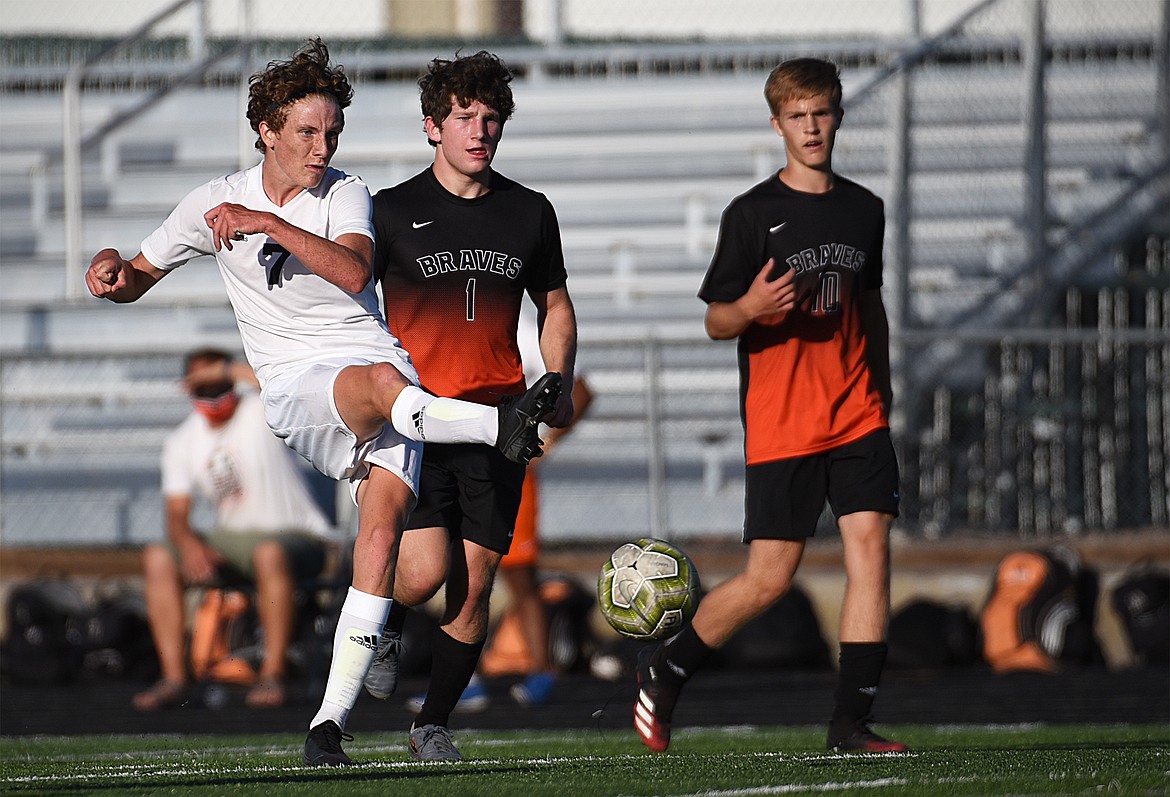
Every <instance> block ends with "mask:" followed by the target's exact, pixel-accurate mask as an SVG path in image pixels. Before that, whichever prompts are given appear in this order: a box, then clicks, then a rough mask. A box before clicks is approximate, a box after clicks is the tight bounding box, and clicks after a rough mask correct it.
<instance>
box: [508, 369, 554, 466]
mask: <svg viewBox="0 0 1170 797" xmlns="http://www.w3.org/2000/svg"><path fill="white" fill-rule="evenodd" d="M563 388H564V383H563V382H562V380H561V375H560V374H558V373H555V372H550V373H547V374H545V375H544V376H542V377H541V378H540V379H537V380H536V382H535V383H534V384H533V385H532V387H530V388H528V390H527V391H526V392H524V393H521V394H520V395H519V396H507V397H505V398H504V400H503V401H502V402H500V407H499V413H500V430H499V433H498V435H497V436H496V448H498V449H499V450H500V451H501V452H502V453H503V455H504V456H505V457H507V458H508V459H510V460H512V461H513V462H520V463H522V464H525V465H527V464H528V462H529V461H531V460H532V458H533V457H539V456H540V455H541V454H542V453H543V452H542V451H541V449H540V446H541V440H540V438H539V437H537V431H538V430H539V429H540V421H541V419H542V418H543V417H544V416H545V415H548V414H549V413H550V412H552V411H553V410H554V409H556V406H557V401H558V399H560V397H561V390H562V389H563Z"/></svg>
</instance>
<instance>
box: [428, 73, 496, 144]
mask: <svg viewBox="0 0 1170 797" xmlns="http://www.w3.org/2000/svg"><path fill="white" fill-rule="evenodd" d="M511 81H512V72H511V70H509V69H508V67H507V66H505V65H504V62H503V61H501V60H500V58H499V57H498V56H496V55H493V54H492V53H489V52H488V51H487V50H480V51H479V52H478V53H476V54H475V55H466V56H460V55H458V54H456V55H455V59H454V60H452V61H448V60H445V59H443V58H436V59H435V60H433V61H431V63H430V65H429V66H428V67H427V73H426V74H425V75H423V76H422V77H421V78H419V81H418V87H419V89H420V100H421V102H422V112H423V119H426V118H427V117H428V116H429V117H431V119H433V120H434V121H435V124H436V125H438V126H439V127H442V126H443V120H444V119H446V118H447V116H448V115H450V113H451V107H452V103H451V100H452V98H454V99H455V101H456V102H458V103H459V104H460V105H462V106H463V107H465V108H466V107H467V106H468V105H470V104H471V103H473V102H475V101H476V100H478V101H479V102H482V103H483V104H484V105H486V106H487V107H489V108H491V109H492V110H494V111H495V112H496V113H498V114H499V115H500V125H501V127H502V126H503V124H504V122H506V121H508V120H509V119H510V118H512V112H513V111H515V110H516V103H515V102H514V101H513V100H512V88H511V87H510V86H509V85H508V84H509V83H510V82H511ZM428 140H430V139H429V138H428ZM431 146H435V142H434V141H431Z"/></svg>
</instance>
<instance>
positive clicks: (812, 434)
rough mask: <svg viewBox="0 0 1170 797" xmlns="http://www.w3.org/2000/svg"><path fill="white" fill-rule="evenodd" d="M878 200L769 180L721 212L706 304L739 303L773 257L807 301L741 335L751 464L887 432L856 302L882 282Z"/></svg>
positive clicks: (839, 183)
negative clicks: (792, 274) (791, 272)
mask: <svg viewBox="0 0 1170 797" xmlns="http://www.w3.org/2000/svg"><path fill="white" fill-rule="evenodd" d="M884 233H885V216H884V210H883V208H882V202H881V200H880V199H878V198H877V197H876V196H874V195H873V194H872V193H870V192H869V191H868V190H866V189H864V188H862V187H861V186H859V185H858V184H857V183H854V182H853V181H851V180H847V179H845V178H843V177H840V176H834V185H833V188H832V190H830V191H828V192H826V193H824V194H806V193H802V192H800V191H795V190H793V189H791V188H789V187H788V186H786V185H785V184H784V183H783V182H781V181H780V180H779V179H778V178H777V177H775V176H773V177H770V178H768V179H767V180H765V181H764V182H762V183H760V184H758V185H756V186H754V187H753V188H751V189H750V190H749V191H747V192H746V193H745V194H743V195H741V196H739V197H737V198H736V199H735V200H733V201H732V203H731V204H730V205H728V207H727V210H726V211H724V213H723V220H722V222H721V225H720V229H719V243H718V246H717V247H716V250H715V256H714V258H713V260H712V262H711V266H710V268H709V269H708V271H707V276H706V278H705V279H704V281H703V286H702V288H701V289H700V290H699V298H701V299H702V300H703V301H705V302H708V303H710V302H733V301H735V300H737V299H739V297H741V296H743V295H744V294H745V293H746V292H747V290H748V287H749V286H750V285H751V283H752V281H753V280H754V279H755V278H756V275H758V274H759V273H760V269H761V268H762V267H763V266H764V264H765V263H766V262H767V260H768V258H774V259H775V262H776V266H775V268H774V270H773V274H774V275H775V276H776V277H778V276H780V275H781V274H783V273H784V272H785V271H786V270H788V269H795V270H796V272H797V277H796V286H797V291H798V295H799V296H800V297H801V298H800V302H799V304H798V305H797V307H796V308H795V309H794V310H793V311H792V312H790V313H789V314H788V315H787V316H786V317H785V318H784V319H783V320H771V319H761V320H759V321H757V322H756V323H753V324H751V325H750V326H749V327H748V328H747V329H746V330H744V332H743V334H741V335H740V338H739V367H740V396H741V402H742V410H743V417H744V424H745V434H746V453H747V462H748V464H749V465H752V464H756V463H760V462H769V461H772V460H777V459H787V458H790V457H798V456H807V455H809V454H814V453H817V452H820V451H826V450H828V449H830V448H835V447H837V446H840V445H844V444H846V443H849V442H852V441H854V440H857V439H860V438H861V437H863V436H865V435H866V434H869V433H870V432H872V431H874V430H875V429H878V428H882V427H885V426H886V425H887V421H886V419H885V416H884V410H883V408H882V403H881V398H880V396H879V394H878V391H877V389H876V386H875V385H874V383H873V380H872V379H871V377H870V373H869V368H868V365H867V362H866V353H865V346H866V341H865V335H864V331H863V330H862V328H861V318H860V313H859V304H858V299H859V297H860V295H861V291H862V290H865V289H870V288H879V287H881V284H882V239H883V237H884Z"/></svg>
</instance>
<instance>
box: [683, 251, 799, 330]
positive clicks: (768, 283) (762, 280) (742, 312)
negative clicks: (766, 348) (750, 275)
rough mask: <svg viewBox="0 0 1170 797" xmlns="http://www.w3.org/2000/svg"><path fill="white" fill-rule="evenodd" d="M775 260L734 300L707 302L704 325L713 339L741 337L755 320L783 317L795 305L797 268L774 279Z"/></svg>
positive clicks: (773, 319)
mask: <svg viewBox="0 0 1170 797" xmlns="http://www.w3.org/2000/svg"><path fill="white" fill-rule="evenodd" d="M775 268H776V262H775V261H774V260H773V259H772V258H768V262H767V263H765V264H764V267H763V268H762V269H760V273H759V274H757V275H756V278H755V279H754V280H752V284H751V285H750V286H748V289H747V292H746V293H744V295H743V296H741V297H739V298H738V299H736V300H735V301H734V302H711V303H710V304H708V305H707V315H706V317H705V319H704V325H705V327H706V330H707V335H708V337H710V338H711V339H712V340H730V339H732V338H737V337H739V336H740V335H741V334H742V333H743V331H744V330H745V329H747V328H748V327H749V326H750V325H751V324H753V323H755V322H756V321H760V320H763V319H769V320H770V321H772V322H774V323H778V322H780V321H783V320H784V318H785V317H786V316H787V315H788V314H789V313H790V312H792V308H794V307H795V306H796V272H795V271H793V270H792V269H788V271H786V272H785V273H784V274H782V275H780V277H778V278H775V279H773V274H774V271H775Z"/></svg>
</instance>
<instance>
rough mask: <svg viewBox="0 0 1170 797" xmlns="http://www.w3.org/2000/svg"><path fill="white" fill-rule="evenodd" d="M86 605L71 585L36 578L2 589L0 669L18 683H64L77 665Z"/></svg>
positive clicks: (74, 673) (74, 674) (75, 672)
mask: <svg viewBox="0 0 1170 797" xmlns="http://www.w3.org/2000/svg"><path fill="white" fill-rule="evenodd" d="M87 615H88V611H87V607H86V604H85V601H84V599H83V598H82V597H81V593H80V592H78V591H77V589H76V587H74V586H73V585H72V584H70V583H69V582H67V581H64V580H61V579H40V580H37V581H30V582H27V583H24V584H21V585H19V586H17V587H15V588H14V589H13V590H12V592H11V593H9V595H8V633H7V635H6V637H5V639H4V642H3V643H2V644H0V672H2V673H3V674H4V677H5V678H7V679H9V680H11V681H13V682H14V683H21V684H54V683H65V682H68V681H71V680H73V679H74V678H76V677H77V675H78V673H80V671H81V666H82V660H83V654H84V652H85V647H86V645H85V621H86V619H87Z"/></svg>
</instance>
